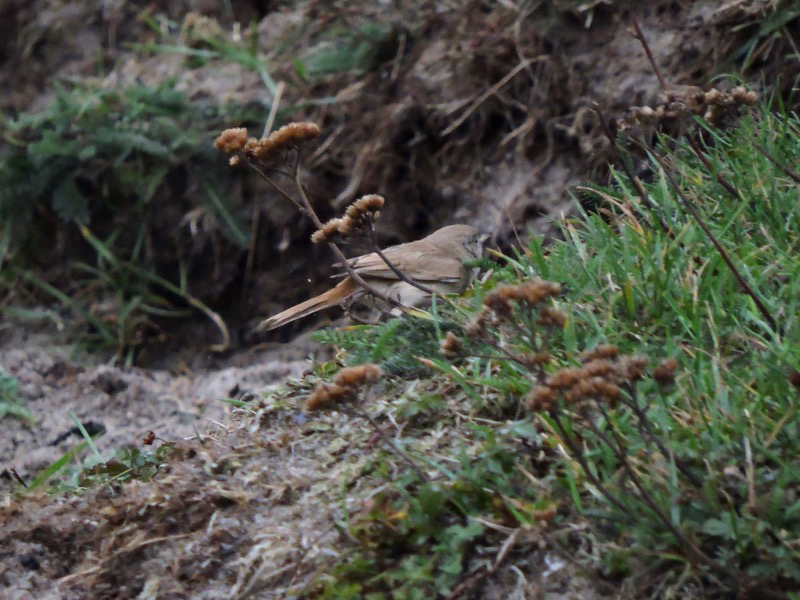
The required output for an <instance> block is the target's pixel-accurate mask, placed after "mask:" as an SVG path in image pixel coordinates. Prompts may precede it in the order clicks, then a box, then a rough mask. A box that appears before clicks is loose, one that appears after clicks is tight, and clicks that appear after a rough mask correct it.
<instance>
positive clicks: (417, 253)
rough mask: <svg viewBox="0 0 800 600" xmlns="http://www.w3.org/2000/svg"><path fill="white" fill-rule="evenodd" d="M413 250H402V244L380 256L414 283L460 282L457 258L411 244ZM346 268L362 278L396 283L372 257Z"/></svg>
mask: <svg viewBox="0 0 800 600" xmlns="http://www.w3.org/2000/svg"><path fill="white" fill-rule="evenodd" d="M412 243H413V244H414V248H413V249H411V248H403V246H405V245H406V244H402V245H400V246H393V247H391V248H387V249H386V250H384V254H385V255H386V257H387V258H388V259H389V260H390V261H391V263H392V264H393V265H394V266H395V267H397V268H398V269H399V270H400V271H401V272H402V273H403V274H404V275H405V276H407V277H409V278H411V279H414V280H415V281H420V282H425V281H434V282H435V281H441V282H447V281H460V280H461V278H462V277H463V274H464V266H463V265H462V263H461V261H460V260H458V259H457V258H453V257H448V256H442V254H441V250H439V249H438V248H436V247H434V246H428V245H427V244H421V243H420V242H412ZM350 266H351V267H353V269H355V271H356V273H358V274H359V275H363V276H364V277H375V278H378V279H397V275H395V274H394V272H393V271H392V270H391V269H390V268H389V266H388V265H387V264H386V263H385V262H384V260H383V259H382V258H381V257H380V256H378V255H377V254H376V253H374V252H373V253H372V254H365V255H364V256H357V257H356V258H353V259H350Z"/></svg>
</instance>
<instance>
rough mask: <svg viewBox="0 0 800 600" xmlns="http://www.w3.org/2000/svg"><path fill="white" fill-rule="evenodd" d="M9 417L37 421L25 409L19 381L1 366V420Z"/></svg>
mask: <svg viewBox="0 0 800 600" xmlns="http://www.w3.org/2000/svg"><path fill="white" fill-rule="evenodd" d="M7 415H8V416H12V417H17V418H19V419H25V420H26V421H30V422H34V421H36V418H35V417H34V415H33V413H31V412H30V411H29V410H28V409H27V408H25V399H24V398H23V397H22V395H21V394H20V391H19V381H18V380H17V378H16V377H14V376H13V375H11V374H10V373H8V372H7V371H6V370H5V369H4V368H3V367H2V366H0V419H2V418H3V417H5V416H7Z"/></svg>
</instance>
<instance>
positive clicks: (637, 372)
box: [618, 355, 650, 381]
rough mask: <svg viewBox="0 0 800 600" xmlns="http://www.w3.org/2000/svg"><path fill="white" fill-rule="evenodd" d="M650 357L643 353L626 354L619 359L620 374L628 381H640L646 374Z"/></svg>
mask: <svg viewBox="0 0 800 600" xmlns="http://www.w3.org/2000/svg"><path fill="white" fill-rule="evenodd" d="M648 362H650V359H649V358H647V357H646V356H642V355H634V356H625V357H622V358H621V359H620V360H619V371H618V372H619V374H620V376H621V377H622V378H623V379H627V380H628V381H638V380H640V379H641V378H642V377H643V376H644V370H645V368H646V367H647V363H648Z"/></svg>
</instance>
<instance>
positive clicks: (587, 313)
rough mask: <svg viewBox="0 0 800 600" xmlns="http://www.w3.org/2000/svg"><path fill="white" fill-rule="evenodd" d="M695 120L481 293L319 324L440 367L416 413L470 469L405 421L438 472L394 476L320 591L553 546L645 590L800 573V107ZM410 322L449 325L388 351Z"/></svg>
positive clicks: (460, 572)
mask: <svg viewBox="0 0 800 600" xmlns="http://www.w3.org/2000/svg"><path fill="white" fill-rule="evenodd" d="M742 98H743V100H744V101H745V102H746V103H749V102H750V101H751V99H750V98H749V97H746V98H745V97H744V96H743V97H742ZM725 122H726V123H729V122H730V120H726V121H725ZM687 124H688V126H689V127H687V128H684V129H683V131H685V132H686V137H685V138H683V139H664V140H662V143H660V144H658V145H657V146H656V147H654V148H650V150H649V152H650V153H651V157H652V163H651V164H652V172H653V178H652V179H653V180H652V182H651V183H647V184H645V183H643V182H642V181H641V180H639V179H638V178H632V177H629V176H627V175H625V174H623V173H614V180H615V182H616V184H615V185H614V186H613V187H610V188H602V189H601V188H597V189H593V190H587V192H588V193H590V194H593V195H595V196H596V197H597V199H598V202H600V205H599V206H600V208H599V210H598V211H597V212H594V213H591V214H590V213H584V214H583V215H582V216H583V217H584V219H583V221H581V222H577V221H567V222H565V223H564V224H563V233H564V240H563V241H560V242H555V243H554V244H553V245H551V246H549V247H547V248H545V247H543V246H542V245H541V242H540V241H539V240H536V239H534V240H532V242H531V245H530V247H529V248H528V249H527V250H526V251H524V252H520V253H519V254H518V255H517V256H505V257H502V259H503V260H504V263H505V264H504V266H502V267H499V268H497V270H496V272H495V273H494V274H493V275H492V276H491V277H490V278H489V279H488V280H487V281H485V282H483V283H482V284H481V285H478V286H476V289H475V291H474V296H472V297H471V298H467V299H466V300H463V301H461V302H459V303H455V302H443V303H440V304H439V305H437V309H436V310H435V311H431V312H430V313H429V314H428V315H427V316H426V317H424V318H420V317H417V318H413V317H412V318H408V317H407V318H406V319H404V320H403V322H399V321H390V322H388V323H386V324H383V325H379V326H372V327H368V326H363V327H360V328H356V329H349V330H345V331H340V332H328V333H325V334H322V336H321V337H323V338H324V339H327V340H329V341H333V342H336V343H338V344H340V345H341V346H342V347H343V348H344V350H345V352H343V353H342V354H340V358H341V359H344V360H345V361H348V362H350V363H351V364H358V363H360V362H363V361H364V360H365V359H367V358H371V359H373V360H375V361H376V362H379V363H381V364H382V365H383V364H395V363H397V361H400V360H404V361H407V362H408V364H411V363H412V362H413V361H416V363H417V364H419V365H423V366H424V367H427V369H428V372H429V373H431V375H430V377H431V379H430V382H431V383H430V384H428V385H427V386H426V397H427V398H428V400H424V399H423V398H420V401H421V402H423V403H425V405H426V406H427V407H428V411H429V412H428V414H425V415H424V417H423V418H422V419H420V413H419V411H411V412H409V413H407V418H409V420H410V421H409V424H408V425H407V427H413V426H414V425H416V426H417V427H418V428H419V429H417V433H416V435H417V436H423V435H424V431H425V427H426V426H432V425H433V424H434V423H435V424H436V426H437V427H438V428H445V429H449V428H452V435H453V437H457V438H459V439H460V440H461V442H460V444H459V445H456V446H453V447H452V452H453V454H452V456H453V457H454V458H456V462H457V464H453V463H451V462H444V461H442V460H441V459H436V460H433V459H431V458H429V457H426V455H425V453H423V452H422V451H419V450H416V449H415V444H416V443H418V442H416V441H415V436H414V434H412V433H411V432H410V431H409V429H408V428H405V431H406V434H405V435H406V437H405V438H404V443H403V451H404V452H405V453H407V455H408V456H410V457H411V458H412V460H414V461H416V462H417V463H418V464H419V465H420V466H421V467H422V468H423V470H424V471H425V479H422V480H420V479H419V478H416V477H414V476H413V471H412V472H409V473H407V474H406V475H404V476H401V477H392V476H390V475H389V473H390V471H387V472H386V479H387V482H388V483H389V487H388V488H386V489H385V490H384V491H383V492H381V494H379V495H378V496H376V497H375V498H374V499H373V500H371V501H370V504H369V506H367V507H365V508H364V509H363V510H362V511H360V512H358V513H357V514H351V515H350V516H349V518H348V520H347V523H346V530H347V532H348V535H349V537H350V538H351V539H354V540H356V542H357V544H356V545H355V546H354V549H353V551H354V552H355V559H354V558H353V556H348V558H347V561H346V563H345V562H343V563H342V564H341V565H340V566H339V567H337V568H336V569H335V570H334V572H333V574H332V575H330V576H326V577H323V578H322V580H321V581H320V584H319V585H320V586H321V587H320V589H321V590H323V591H324V593H325V594H327V595H328V596H329V597H334V596H336V597H341V596H337V594H339V593H341V591H342V590H347V591H348V593H349V594H350V595H351V597H363V596H365V595H368V594H374V595H375V597H382V595H385V594H387V593H389V592H390V591H391V594H392V597H398V598H411V597H418V595H420V594H421V595H423V596H435V595H437V594H438V595H450V596H452V597H455V596H456V595H458V594H461V593H463V592H465V591H466V590H468V589H475V588H476V587H477V586H479V585H480V582H481V581H483V580H485V579H486V578H487V577H490V576H491V575H492V574H493V573H495V572H496V570H497V569H499V568H501V567H502V564H504V563H505V562H513V561H514V557H515V556H517V557H521V556H529V555H530V553H531V552H537V551H538V550H537V549H538V548H542V547H545V548H547V551H548V552H551V553H557V554H558V553H561V554H568V555H571V556H572V557H573V558H572V560H573V561H577V562H578V563H579V564H581V565H583V566H584V567H591V568H592V569H594V570H595V572H597V573H603V574H604V577H605V580H606V581H605V582H599V581H598V585H607V582H608V581H609V580H610V581H612V582H614V588H615V589H616V590H617V592H619V590H620V589H621V590H622V591H624V592H627V593H633V591H634V590H636V593H637V594H638V595H639V596H641V595H642V594H645V595H648V594H662V595H663V594H665V593H667V592H669V593H673V594H677V595H684V596H686V595H690V596H693V597H697V596H705V597H726V596H729V595H732V594H745V595H747V594H750V593H753V592H754V590H759V593H762V594H766V596H765V597H774V598H786V597H788V596H787V595H786V594H787V593H788V592H791V591H794V592H797V591H798V590H800V570H798V565H799V564H800V551H799V550H798V548H797V545H796V538H797V535H798V532H800V495H798V494H800V477H798V473H797V469H795V468H794V467H793V465H792V458H791V457H792V456H794V455H796V453H797V442H796V440H797V439H798V435H800V431H798V428H797V423H796V421H797V420H796V419H795V418H794V417H793V415H794V414H795V411H796V400H797V388H796V387H794V386H795V385H796V380H797V379H798V377H797V376H796V370H795V369H796V368H797V365H798V364H800V351H799V350H798V346H797V344H796V343H795V342H796V340H797V339H798V335H800V331H798V316H799V315H800V300H798V298H800V288H798V286H799V285H800V271H799V270H798V269H799V268H800V267H799V266H798V265H799V264H800V263H798V261H797V260H796V254H797V251H798V248H800V238H798V236H797V231H799V230H800V227H798V226H800V223H798V222H797V221H798V219H800V213H798V208H797V201H796V193H795V192H796V186H797V185H798V183H800V176H798V175H797V174H796V173H795V172H794V171H793V169H792V168H791V167H789V166H788V165H791V164H794V163H795V162H796V160H797V158H798V155H800V120H798V118H797V117H796V116H794V115H787V114H778V115H776V114H773V113H771V112H769V111H768V110H765V111H763V112H758V113H757V114H753V115H748V116H746V117H745V118H743V119H741V120H739V121H738V122H737V123H736V127H735V128H731V129H727V130H725V129H718V128H714V127H712V126H711V125H708V124H705V123H701V124H700V125H699V126H694V125H692V122H691V120H689V121H688V122H687ZM633 129H634V130H635V131H633V134H632V135H633V136H637V135H638V134H639V130H637V128H636V127H633ZM628 133H631V130H630V129H629V130H628ZM632 139H633V138H632ZM625 142H626V140H625V139H621V138H620V139H616V140H615V143H616V144H619V145H622V144H624V143H625ZM539 277H541V278H542V279H537V278H539ZM548 282H557V283H548ZM398 331H401V332H403V334H402V336H400V337H399V339H404V338H408V339H413V338H414V337H415V336H417V337H420V336H421V338H427V337H430V336H431V335H432V336H433V338H435V342H436V343H433V341H432V342H431V343H428V344H421V345H412V344H409V345H406V344H404V343H400V344H396V345H395V344H392V345H391V348H392V352H387V351H386V350H385V349H384V348H383V346H384V344H377V348H378V351H377V352H374V351H373V348H375V347H376V341H380V340H382V339H384V338H389V339H398V338H396V337H392V336H394V334H395V332H398ZM387 371H388V372H391V371H390V370H389V369H387ZM437 373H438V375H436V374H437ZM397 374H402V372H397ZM447 382H449V383H447ZM793 382H795V383H793ZM418 383H419V382H416V383H415V384H414V385H415V389H416V386H417V384H418ZM389 389H390V390H391V389H398V390H399V391H398V392H397V394H398V396H399V397H398V401H399V403H400V405H402V406H406V407H407V404H408V402H403V401H401V400H400V399H401V398H402V396H403V395H404V394H405V393H411V392H404V391H403V390H404V389H406V385H405V384H404V383H403V381H402V380H395V383H394V384H393V385H391V386H389ZM390 393H392V394H393V393H394V392H390ZM436 396H439V397H440V401H438V402H435V401H431V400H430V398H431V397H436ZM401 414H402V413H401ZM386 448H387V450H388V451H389V452H391V451H392V449H391V447H390V446H386ZM444 453H445V451H444V450H442V449H440V450H439V453H438V455H439V456H441V455H442V454H444ZM376 460H379V459H376ZM379 472H380V468H379ZM578 519H580V520H581V521H582V522H588V523H589V526H588V529H586V530H585V531H583V532H582V533H581V534H580V535H578V536H577V537H576V534H575V533H574V529H573V528H571V527H570V526H569V524H570V523H574V522H576V520H578ZM523 532H524V533H523ZM534 532H535V533H534ZM589 547H591V548H592V549H591V550H590V549H589ZM489 552H493V554H491V556H492V558H491V559H487V558H485V555H486V553H489ZM482 557H484V558H482ZM409 582H413V585H412V584H411V583H409Z"/></svg>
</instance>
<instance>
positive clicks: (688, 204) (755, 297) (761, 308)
mask: <svg viewBox="0 0 800 600" xmlns="http://www.w3.org/2000/svg"><path fill="white" fill-rule="evenodd" d="M640 145H642V146H643V145H644V143H643V142H640ZM645 149H646V147H645ZM651 156H652V157H653V159H654V160H655V161H656V162H657V163H658V165H659V166H660V167H661V170H662V172H663V173H664V176H665V177H666V178H667V181H668V182H669V184H670V187H672V189H673V190H674V191H675V193H676V194H677V195H678V197H679V198H680V199H681V202H682V203H683V205H684V207H685V208H686V210H688V211H689V214H691V215H692V218H693V219H694V220H695V221H696V222H697V224H698V225H700V228H701V229H702V230H703V232H704V233H705V234H706V237H707V238H708V239H709V241H711V243H712V244H713V245H714V247H715V248H716V249H717V252H719V255H720V256H721V257H722V260H723V261H725V264H726V265H727V266H728V269H730V271H731V273H733V276H734V277H735V278H736V280H737V281H738V282H739V285H741V286H742V289H743V290H744V291H745V293H746V294H747V295H748V296H750V298H752V299H753V302H755V304H756V306H757V307H758V310H759V311H760V312H761V314H762V316H763V317H764V318H765V319H766V320H767V323H769V326H770V328H771V330H772V331H771V333H772V334H774V335H775V336H779V335H780V331H779V329H778V325H777V323H776V322H775V318H774V317H773V316H772V313H770V311H769V309H768V308H767V305H766V304H764V302H763V301H762V300H761V298H760V297H759V296H758V294H756V292H755V290H754V289H753V288H752V287H751V286H750V284H749V283H747V280H746V279H745V278H744V276H743V275H742V274H741V273H740V272H739V269H737V268H736V265H735V264H733V261H732V260H731V257H730V256H729V255H728V253H727V252H726V251H725V248H723V247H722V244H721V243H720V242H719V240H718V239H717V238H716V237H715V236H714V234H713V233H712V232H711V229H709V227H708V225H706V222H705V221H704V220H703V218H702V217H701V216H700V213H699V212H698V211H697V209H696V208H695V206H694V204H692V202H691V201H690V200H689V198H687V197H686V195H685V194H684V193H683V192H682V191H681V189H680V187H679V186H678V182H677V181H675V178H674V177H673V176H672V173H670V172H669V170H668V169H667V167H666V165H665V164H664V162H663V160H662V159H661V157H659V156H658V154H656V153H655V152H652V153H651Z"/></svg>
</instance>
